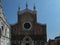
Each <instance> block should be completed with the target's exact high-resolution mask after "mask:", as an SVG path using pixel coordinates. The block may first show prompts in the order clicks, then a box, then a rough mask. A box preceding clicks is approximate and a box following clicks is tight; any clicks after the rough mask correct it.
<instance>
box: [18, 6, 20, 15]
mask: <svg viewBox="0 0 60 45" xmlns="http://www.w3.org/2000/svg"><path fill="white" fill-rule="evenodd" d="M18 15H20V6H18Z"/></svg>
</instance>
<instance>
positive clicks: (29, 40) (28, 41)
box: [21, 36, 34, 45]
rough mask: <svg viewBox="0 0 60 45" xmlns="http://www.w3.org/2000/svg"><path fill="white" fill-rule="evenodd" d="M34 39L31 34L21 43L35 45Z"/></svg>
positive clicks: (22, 44)
mask: <svg viewBox="0 0 60 45" xmlns="http://www.w3.org/2000/svg"><path fill="white" fill-rule="evenodd" d="M33 44H34V43H33V40H32V38H31V37H30V36H25V37H24V38H23V40H22V43H21V45H33Z"/></svg>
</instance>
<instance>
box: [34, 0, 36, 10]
mask: <svg viewBox="0 0 60 45" xmlns="http://www.w3.org/2000/svg"><path fill="white" fill-rule="evenodd" d="M35 9H36V6H35V0H34V10H35Z"/></svg>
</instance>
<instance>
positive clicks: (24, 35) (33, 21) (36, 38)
mask: <svg viewBox="0 0 60 45" xmlns="http://www.w3.org/2000/svg"><path fill="white" fill-rule="evenodd" d="M17 15H18V19H17V20H18V21H17V23H16V24H13V25H11V45H45V44H46V42H47V34H46V24H41V23H37V12H36V7H35V5H34V8H33V10H31V9H29V8H28V4H27V3H26V8H25V9H23V10H20V7H19V8H18V13H17Z"/></svg>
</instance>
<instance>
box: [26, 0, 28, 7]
mask: <svg viewBox="0 0 60 45" xmlns="http://www.w3.org/2000/svg"><path fill="white" fill-rule="evenodd" d="M26 8H28V4H27V0H26Z"/></svg>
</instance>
